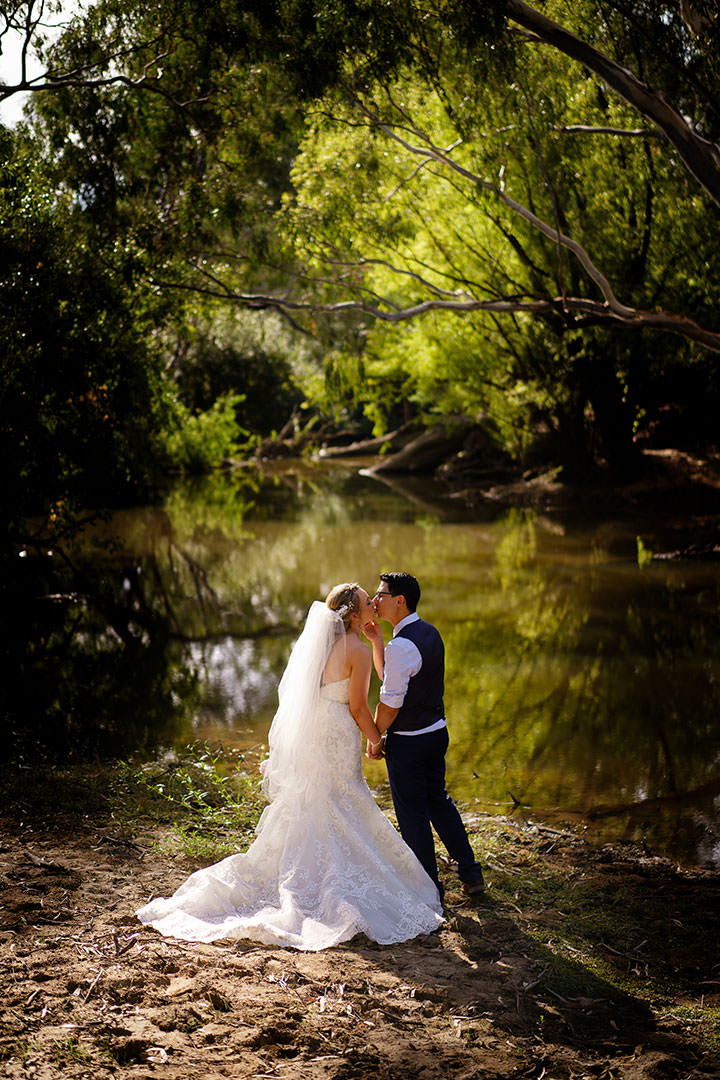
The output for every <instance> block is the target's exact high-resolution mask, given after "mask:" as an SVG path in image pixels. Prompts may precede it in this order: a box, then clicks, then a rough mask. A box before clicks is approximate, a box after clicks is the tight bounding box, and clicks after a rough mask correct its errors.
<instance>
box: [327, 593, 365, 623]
mask: <svg viewBox="0 0 720 1080" xmlns="http://www.w3.org/2000/svg"><path fill="white" fill-rule="evenodd" d="M359 588H360V586H359V585H358V583H357V582H356V581H354V582H352V583H349V582H345V583H344V584H343V585H336V586H335V587H334V588H333V589H331V590H330V592H329V593H328V594H327V596H326V598H325V603H326V604H327V606H328V607H329V608H330V610H331V611H337V613H338V615H339V616H340V617H341V619H342V621H343V625H344V627H345V630H346V631H347V630H349V629H350V620H351V619H352V617H353V615H356V614H357V613H358V611H359V610H360V597H359V596H358V589H359Z"/></svg>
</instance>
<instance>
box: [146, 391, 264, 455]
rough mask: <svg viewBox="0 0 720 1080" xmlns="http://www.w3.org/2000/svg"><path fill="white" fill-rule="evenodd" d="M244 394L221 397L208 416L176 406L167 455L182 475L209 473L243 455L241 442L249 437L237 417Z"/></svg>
mask: <svg viewBox="0 0 720 1080" xmlns="http://www.w3.org/2000/svg"><path fill="white" fill-rule="evenodd" d="M242 400H243V399H242V397H241V395H240V394H233V393H227V394H223V395H222V396H221V397H219V398H218V399H217V400H216V401H214V402H213V404H212V405H211V406H210V408H209V409H207V410H206V411H205V412H199V413H195V414H194V415H193V413H191V411H190V409H188V408H187V406H186V405H183V404H182V402H177V404H176V406H175V416H174V424H175V427H174V430H171V431H170V432H168V434H167V435H166V438H165V445H164V449H165V454H166V456H167V459H168V462H169V463H170V465H171V466H172V467H173V468H175V469H178V470H179V471H180V472H190V473H192V472H209V471H211V470H212V469H218V468H220V466H221V465H222V464H223V462H224V461H225V460H226V459H229V458H233V457H236V456H237V455H238V453H239V452H240V444H239V442H238V440H239V438H240V436H241V435H247V434H248V432H247V431H244V430H243V429H242V428H241V427H240V425H239V424H238V422H237V418H236V415H235V412H236V409H237V406H238V405H239V404H240V403H241V401H242Z"/></svg>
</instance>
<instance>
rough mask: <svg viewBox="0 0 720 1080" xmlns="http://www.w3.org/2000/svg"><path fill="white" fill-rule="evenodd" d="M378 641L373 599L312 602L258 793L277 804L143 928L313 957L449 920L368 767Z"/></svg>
mask: <svg viewBox="0 0 720 1080" xmlns="http://www.w3.org/2000/svg"><path fill="white" fill-rule="evenodd" d="M363 629H364V630H365V632H366V636H367V637H368V638H369V640H371V641H372V643H373V649H374V650H375V661H376V666H378V665H379V666H380V667H381V666H382V635H381V633H380V628H379V627H378V625H377V623H375V622H374V612H373V608H372V604H371V603H370V599H369V597H368V594H367V593H366V592H365V590H364V589H361V588H360V586H359V585H356V584H344V585H337V586H336V587H335V588H334V589H332V591H331V592H330V593H329V595H328V597H327V599H326V601H325V603H324V604H323V603H321V602H320V601H315V603H313V605H312V606H311V608H310V611H309V613H308V617H307V620H306V623H305V627H304V629H303V632H302V634H301V635H300V637H299V639H298V640H297V642H296V644H295V646H294V648H293V650H292V653H291V655H290V659H289V661H288V665H287V668H286V669H285V673H284V675H283V677H282V679H281V681H280V686H279V689H278V698H279V705H278V710H277V712H276V714H275V717H274V719H273V722H272V725H271V727H270V734H269V746H270V755H269V757H268V758H267V760H266V762H265V763H264V764H265V767H264V778H263V791H264V793H265V795H266V797H267V798H268V799H269V801H270V805H269V806H267V807H266V809H265V810H264V811H263V814H262V816H261V818H260V821H259V823H258V826H257V830H256V832H257V836H256V839H255V840H254V842H253V844H252V846H251V847H250V848H249V850H248V851H247V852H245V853H244V854H238V855H231V856H230V857H229V858H227V859H223V860H222V862H219V863H216V864H215V866H209V867H207V868H206V869H204V870H198V871H196V872H195V873H194V874H192V875H191V876H190V877H189V878H188V880H187V881H186V882H184V884H182V885H181V886H180V888H179V889H178V890H177V892H176V893H175V894H174V895H173V896H171V897H169V898H168V899H156V900H153V901H151V902H150V903H149V904H147V905H146V906H145V907H143V908H141V909H140V910H139V911H138V913H137V914H138V918H139V919H140V920H141V922H143V923H145V924H149V925H150V926H154V927H155V928H156V929H157V930H159V931H160V932H161V933H162V934H165V935H167V936H169V937H175V938H181V939H183V940H185V941H216V940H218V939H221V938H224V939H226V938H250V939H252V940H254V941H259V942H262V943H263V944H265V945H281V946H292V947H293V948H296V949H306V950H311V951H315V950H318V949H326V948H328V947H329V946H332V945H337V944H338V943H339V942H341V941H347V940H349V939H350V938H352V937H354V935H355V934H358V933H364V934H366V935H367V936H368V937H369V938H371V939H372V940H373V941H377V942H379V943H380V944H383V945H386V944H390V943H392V942H398V941H407V940H408V939H409V938H412V937H415V936H416V935H418V934H426V933H429V932H430V931H432V930H435V929H437V927H438V926H439V925H440V924H441V923H442V921H443V920H442V906H441V903H440V897H439V894H438V891H437V888H436V886H435V883H434V882H433V881H432V880H431V879H430V878H429V877H428V875H427V874H426V873H425V871H424V869H423V868H422V866H421V865H420V863H419V862H418V860H417V859H416V857H415V855H414V854H413V853H412V851H411V850H410V848H409V847H407V846H406V844H405V842H404V841H403V840H402V839H401V837H400V835H399V834H398V833H397V832H396V830H395V829H394V828H393V826H392V825H391V824H390V822H389V821H388V819H387V818H386V817H385V815H384V814H383V813H382V811H381V810H380V809H379V808H378V806H377V805H376V803H375V801H374V799H373V797H372V795H371V793H370V790H369V788H368V786H367V784H366V783H365V780H364V778H363V775H362V769H361V757H362V753H361V751H362V745H361V732H362V734H363V735H365V737H366V739H367V740H368V741H369V742H370V743H371V744H374V745H375V746H377V743H378V742H379V740H380V735H379V733H378V730H377V728H376V727H375V724H374V722H373V718H372V714H371V712H370V709H369V707H368V704H367V696H368V689H369V686H370V673H371V658H370V650H369V649H368V648H367V646H366V645H364V644H363V643H362V641H361V640H360V633H361V631H362V630H363Z"/></svg>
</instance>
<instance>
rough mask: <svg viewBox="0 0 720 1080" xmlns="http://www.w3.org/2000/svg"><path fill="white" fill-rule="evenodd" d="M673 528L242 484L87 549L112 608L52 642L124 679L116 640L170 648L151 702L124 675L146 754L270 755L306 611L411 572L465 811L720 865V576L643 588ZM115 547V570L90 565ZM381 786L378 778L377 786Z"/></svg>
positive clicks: (693, 569) (155, 513) (422, 493)
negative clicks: (234, 751)
mask: <svg viewBox="0 0 720 1080" xmlns="http://www.w3.org/2000/svg"><path fill="white" fill-rule="evenodd" d="M666 526H667V523H666V522H662V521H653V520H652V519H646V520H645V521H643V522H641V523H639V522H638V521H632V522H627V523H626V522H623V521H622V520H600V521H598V522H597V523H581V524H579V525H578V524H574V525H572V526H570V525H569V524H568V523H567V521H566V520H564V519H563V518H562V517H560V516H552V517H549V516H548V517H543V516H540V515H538V514H536V513H532V512H528V511H510V512H507V511H506V510H503V509H502V508H500V507H499V506H496V505H492V506H491V505H489V504H488V503H485V504H483V506H482V512H479V511H478V510H477V509H476V508H473V507H470V506H468V505H467V504H465V503H464V502H463V501H462V500H453V499H448V498H447V497H446V496H445V495H444V494H443V493H442V491H441V490H440V489H439V488H436V487H434V486H433V485H432V483H431V482H428V481H426V480H424V481H422V483H421V484H420V485H419V486H417V485H416V487H415V489H414V490H412V491H411V492H410V494H409V496H406V495H405V494H404V493H403V491H402V490H401V489H400V488H398V486H397V482H396V481H393V484H392V485H391V484H389V483H387V481H383V482H379V481H378V480H375V479H373V478H370V477H366V476H362V475H358V474H357V473H356V472H353V471H349V470H347V469H344V468H341V467H328V466H324V467H322V468H320V467H316V466H313V465H311V464H304V465H293V466H289V467H288V466H287V465H284V466H283V467H278V468H276V469H275V470H273V471H269V472H265V473H260V472H257V471H254V470H253V471H250V470H248V471H242V472H238V473H236V474H233V475H232V476H230V477H217V478H213V479H212V480H211V481H207V482H204V483H200V484H195V485H184V486H183V485H181V486H178V487H177V488H175V489H174V490H173V491H172V493H171V494H170V496H169V497H168V499H167V500H166V502H165V504H164V506H163V507H161V508H154V509H152V510H147V509H146V510H138V511H135V512H132V513H129V512H128V513H125V514H122V515H116V516H115V518H114V519H113V520H112V521H111V522H108V523H107V524H105V525H102V526H97V527H96V528H95V529H94V530H92V531H89V532H88V533H87V534H86V536H85V538H84V541H83V545H82V546H81V548H79V549H78V550H77V551H75V552H73V553H72V558H73V560H74V561H75V563H76V564H81V565H82V566H83V567H85V570H84V573H85V574H86V576H87V575H88V574H91V575H95V577H94V578H93V581H94V582H95V586H94V587H95V591H96V593H97V595H98V596H99V597H100V598H103V597H104V598H105V599H104V603H99V602H97V603H95V602H91V600H88V601H87V602H86V604H85V606H84V607H83V609H82V611H80V610H79V609H78V608H77V606H73V605H69V604H68V605H65V608H64V610H63V617H62V619H59V621H58V626H57V627H56V628H55V630H54V634H55V639H54V640H55V641H56V646H57V647H59V643H60V641H61V639H62V637H63V635H65V639H66V640H72V641H73V643H74V644H73V648H75V649H76V648H78V647H79V646H78V643H79V642H80V641H81V640H83V641H84V642H85V645H84V646H83V647H84V648H85V649H86V650H87V649H89V648H90V643H91V642H94V648H95V649H96V650H97V652H98V654H99V655H105V659H106V661H107V660H108V658H110V661H109V662H107V663H105V668H104V670H105V669H112V665H113V664H115V665H116V668H117V671H122V670H127V668H125V669H123V667H122V663H121V662H120V660H119V659H118V655H116V654H113V652H112V649H111V648H110V645H109V643H108V640H109V639H108V634H109V635H110V639H112V638H113V634H116V633H117V628H116V624H117V623H118V621H119V623H120V625H121V626H123V625H125V626H126V627H129V628H130V631H129V632H130V638H129V639H128V640H130V641H131V643H132V642H135V644H134V646H133V647H134V648H136V650H137V649H140V651H142V647H143V641H144V642H145V646H144V647H145V648H146V652H147V655H148V656H149V650H150V648H151V642H153V643H154V642H156V641H157V642H162V643H163V644H162V649H159V648H158V646H157V645H155V644H153V645H152V647H153V648H155V649H156V653H155V662H156V663H158V661H159V663H158V666H157V670H156V674H155V683H153V684H152V686H154V687H155V688H156V689H155V691H152V692H150V693H148V689H147V686H148V685H149V684H148V683H147V679H146V681H145V685H143V684H142V682H141V681H140V680H135V685H134V686H128V685H127V676H125V683H126V685H125V686H124V688H123V690H122V695H124V696H122V695H121V696H122V709H123V710H124V711H125V712H126V714H127V713H128V712H131V713H132V715H133V725H134V726H133V725H131V726H130V728H129V730H130V733H131V735H132V737H133V738H135V739H136V740H137V742H136V745H137V744H138V743H140V742H143V739H140V738H139V736H138V735H137V730H138V726H140V727H142V728H143V730H144V731H146V732H147V733H148V736H147V738H146V739H145V743H146V744H149V743H151V742H152V737H153V736H152V734H150V733H151V732H152V731H154V737H155V739H156V741H157V742H163V741H167V739H168V738H169V737H170V736H169V732H171V731H172V730H173V727H174V731H175V736H174V737H182V738H185V739H187V740H191V739H194V738H196V737H198V736H200V737H205V738H210V739H222V740H223V741H225V742H228V743H234V744H235V745H238V746H241V747H248V746H257V745H258V744H260V743H263V742H264V740H265V737H266V733H267V727H268V725H269V722H270V719H271V717H272V713H273V711H274V707H275V702H276V688H277V683H278V680H279V677H280V674H281V673H282V670H283V667H284V664H285V661H286V659H287V655H288V653H289V650H290V647H291V644H292V641H293V639H294V637H295V636H296V634H297V632H298V629H299V627H300V625H301V623H302V621H303V619H304V615H305V612H306V611H307V608H308V607H309V605H310V603H311V602H312V601H313V600H314V599H316V598H318V597H319V596H322V595H324V593H325V592H326V591H327V590H328V589H329V588H330V587H331V586H332V585H333V584H335V583H337V582H338V581H343V580H358V581H360V582H362V583H363V584H364V585H365V586H366V587H368V588H369V589H370V591H374V587H375V585H376V583H377V574H378V571H379V570H381V569H387V568H391V567H395V568H397V567H403V568H407V569H409V570H411V571H412V572H413V573H415V574H416V575H417V576H418V578H419V579H420V581H421V584H422V586H423V600H422V605H421V612H422V614H423V615H424V616H425V617H426V618H428V619H430V620H432V621H433V622H435V623H436V624H437V626H438V627H439V629H440V630H441V632H442V633H443V636H444V638H445V641H446V646H447V693H446V707H447V712H448V718H449V723H450V728H451V750H450V754H449V757H448V772H449V780H450V784H451V787H452V790H453V792H454V793H455V794H456V796H457V797H458V798H459V799H460V800H462V801H463V802H464V803H465V804H466V805H467V806H469V807H475V808H477V809H480V810H486V811H494V812H497V811H500V812H503V813H508V812H512V813H514V814H517V815H522V816H526V817H528V818H530V819H532V820H544V821H546V822H547V821H555V822H565V821H573V822H581V823H583V824H584V825H585V826H586V827H587V828H588V830H590V831H592V832H594V833H595V834H596V835H597V836H598V837H599V838H601V839H602V838H605V837H614V838H622V837H628V838H633V839H636V840H637V839H643V840H644V841H645V842H646V843H647V845H648V847H649V849H650V850H653V851H658V852H664V853H669V854H672V855H674V856H676V857H677V858H679V859H685V858H690V859H694V860H697V861H699V862H701V863H713V864H715V865H720V780H719V778H720V733H719V731H718V724H717V720H716V718H717V716H718V713H719V709H718V705H719V704H720V702H719V701H718V693H719V691H718V685H719V680H718V675H719V674H720V644H719V642H720V636H719V635H718V618H719V613H720V604H719V602H718V601H719V600H720V567H718V566H716V565H709V564H705V565H693V564H691V563H687V564H679V563H652V564H650V565H647V566H645V567H643V568H642V569H640V568H639V567H638V565H637V559H636V533H637V532H638V530H639V529H642V531H643V535H644V538H645V542H646V546H649V547H653V546H655V547H656V549H657V546H658V545H660V540H659V539H658V538H659V537H660V536H661V531H662V529H664V528H665V527H666ZM118 533H119V534H121V535H122V537H123V541H124V544H123V548H122V550H121V551H119V552H118V551H114V550H111V549H108V548H107V547H98V544H99V543H106V542H107V541H108V540H109V539H110V538H111V537H112V536H115V535H117V534H118ZM673 546H677V545H673ZM66 587H67V586H66ZM86 591H87V595H88V596H91V594H92V591H93V590H92V589H88V590H86ZM112 604H114V605H115V607H114V608H112V606H111V605H112ZM113 610H114V611H115V621H114V623H113V621H112V619H111V618H110V616H109V614H108V613H109V612H111V611H113ZM117 611H120V612H122V613H124V614H123V618H121V619H119V620H118V616H117ZM73 620H75V621H74V622H73ZM133 627H134V629H133ZM143 634H144V635H145V637H143ZM36 638H38V634H36ZM121 641H122V638H121ZM138 643H139V644H138ZM118 648H120V646H118ZM50 652H52V650H50ZM66 653H67V650H66ZM121 653H122V650H121ZM129 655H130V654H128V656H129ZM125 661H127V657H126V658H125ZM72 663H74V660H72V657H71V656H69V655H68V656H67V658H66V663H65V675H64V678H65V681H66V683H67V682H69V680H70V679H71V675H70V674H69V672H70V669H71V667H72ZM133 664H135V665H140V666H139V667H138V670H140V671H142V670H149V664H150V662H149V660H148V661H147V662H146V665H145V668H143V667H142V665H141V664H140V661H139V659H138V657H137V655H135V658H134V660H133ZM79 670H84V671H85V673H86V682H87V681H88V678H89V680H90V682H92V680H93V679H94V678H95V675H94V674H93V673H92V672H91V673H90V675H89V676H87V672H88V670H89V669H88V668H87V665H86V666H85V667H83V665H82V664H81V665H80V668H79ZM98 686H99V687H103V688H104V690H105V692H106V693H109V692H114V691H112V688H111V686H110V683H109V682H108V681H107V679H106V680H105V681H103V680H99V682H98ZM195 686H197V688H198V697H197V698H196V697H194V696H193V694H194V691H193V690H192V687H195ZM151 689H152V687H151ZM133 690H136V691H137V692H136V694H135V697H134V699H133V698H132V691H133ZM376 692H377V684H376V683H374V684H373V693H376ZM153 693H154V694H155V697H153ZM163 694H164V695H165V696H164V697H163ZM158 695H159V697H158ZM97 696H98V695H97V694H96V697H97ZM68 700H69V699H68ZM156 700H162V701H163V702H165V703H166V706H167V703H168V702H170V703H172V701H174V702H175V707H174V711H173V709H172V708H169V709H168V708H167V707H165V711H164V712H163V709H161V708H159V707H158V706H156V705H154V704H153V702H154V701H156ZM71 704H72V703H71ZM63 708H66V711H67V702H65V704H64V705H63ZM76 713H78V710H77V709H76ZM78 715H79V713H78ZM117 727H118V725H117V723H116V722H115V727H114V728H113V730H116V729H117ZM180 728H181V730H182V732H183V733H184V734H182V735H180V734H179V730H180ZM383 773H384V770H383V769H382V766H377V765H372V764H370V765H368V777H369V779H370V780H371V782H378V781H379V780H380V778H381V777H382V776H383Z"/></svg>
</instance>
